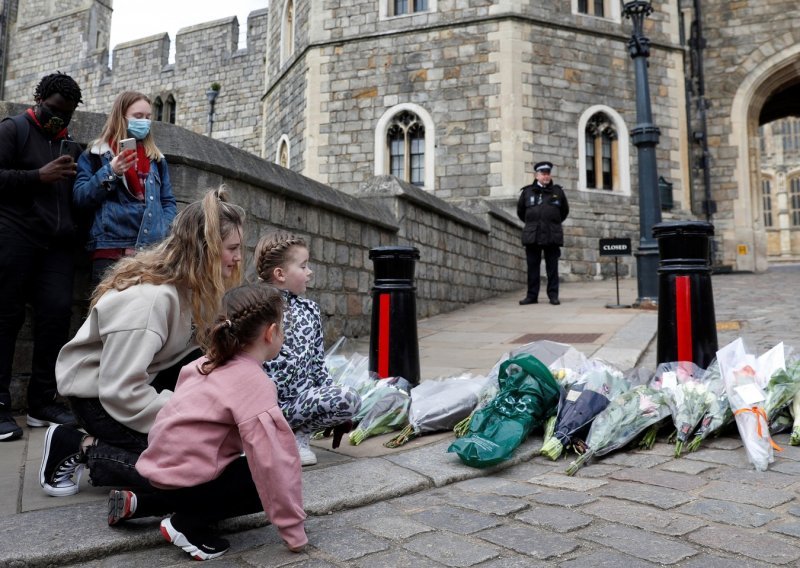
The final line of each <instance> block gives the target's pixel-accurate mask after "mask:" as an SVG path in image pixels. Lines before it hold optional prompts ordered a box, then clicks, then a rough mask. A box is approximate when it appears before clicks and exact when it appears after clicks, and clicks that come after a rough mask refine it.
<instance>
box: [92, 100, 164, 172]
mask: <svg viewBox="0 0 800 568" xmlns="http://www.w3.org/2000/svg"><path fill="white" fill-rule="evenodd" d="M138 101H146V102H147V104H149V105H150V107H151V108H152V106H153V103H152V102H151V101H150V99H149V98H148V96H147V95H145V94H144V93H139V92H137V91H125V92H123V93H120V94H119V95H117V98H116V99H114V104H112V105H111V112H110V113H109V114H108V118H107V119H106V123H105V125H104V126H103V131H102V132H101V133H100V138H98V139H97V140H94V141H92V143H91V145H90V146H97V145H100V144H103V143H104V142H105V143H107V144H109V145H110V146H111V147H112V148H114V147H115V145H116V144H117V143H119V141H120V140H122V139H123V138H130V135H129V134H128V121H127V119H126V118H125V113H126V112H128V109H129V108H131V105H133V104H134V103H136V102H138ZM141 142H142V144H143V145H144V151H145V153H146V154H147V157H148V158H150V159H151V160H155V161H157V162H158V161H160V160H161V158H162V157H163V156H164V155H163V154H162V153H161V150H159V149H158V146H156V142H155V140H154V139H153V131H152V130H150V132H148V133H147V136H145V137H144V140H142V141H141Z"/></svg>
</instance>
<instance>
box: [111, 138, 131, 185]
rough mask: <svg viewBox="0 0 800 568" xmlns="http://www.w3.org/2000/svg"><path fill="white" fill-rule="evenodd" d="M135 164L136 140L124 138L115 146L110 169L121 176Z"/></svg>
mask: <svg viewBox="0 0 800 568" xmlns="http://www.w3.org/2000/svg"><path fill="white" fill-rule="evenodd" d="M129 150H130V151H129ZM135 163H136V139H135V138H125V139H123V140H120V141H119V144H118V145H117V155H116V156H114V159H113V160H111V169H112V170H113V171H114V173H115V174H117V175H118V176H121V175H122V174H124V173H125V172H126V171H128V169H130V167H131V166H133V165H134V164H135Z"/></svg>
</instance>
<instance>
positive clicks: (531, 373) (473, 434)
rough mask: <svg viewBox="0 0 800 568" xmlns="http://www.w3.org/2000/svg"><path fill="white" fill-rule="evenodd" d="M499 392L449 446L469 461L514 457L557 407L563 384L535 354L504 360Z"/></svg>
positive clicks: (471, 463) (485, 462) (478, 462)
mask: <svg viewBox="0 0 800 568" xmlns="http://www.w3.org/2000/svg"><path fill="white" fill-rule="evenodd" d="M498 382H499V385H500V390H499V392H498V394H497V396H496V397H495V398H494V399H492V401H491V402H490V403H489V404H488V405H486V407H485V408H482V409H481V410H478V411H477V412H475V414H474V415H473V417H472V420H471V421H470V423H469V430H468V431H467V434H466V435H465V436H463V437H461V438H458V439H456V441H454V442H453V443H452V444H450V446H449V447H448V448H447V451H448V452H455V453H456V454H457V455H458V457H459V458H460V459H461V461H462V462H464V463H465V464H466V465H468V466H471V467H488V466H492V465H495V464H498V463H500V462H502V461H504V460H507V459H508V458H510V457H511V454H512V453H513V452H514V450H515V449H516V448H517V446H519V445H520V444H521V443H522V442H523V441H524V440H525V438H527V437H528V434H530V432H531V430H532V429H533V428H536V427H538V426H541V424H542V423H543V422H544V420H545V419H546V418H547V416H548V414H550V413H552V412H554V411H555V406H556V401H557V400H558V393H559V387H558V383H556V380H555V379H554V378H553V375H552V374H551V373H550V370H549V369H548V368H547V367H546V366H545V365H543V364H542V363H541V362H540V361H539V360H537V359H536V358H535V357H533V356H531V355H521V356H517V357H513V358H511V359H509V360H507V361H504V362H503V363H502V364H501V365H500V372H499V376H498Z"/></svg>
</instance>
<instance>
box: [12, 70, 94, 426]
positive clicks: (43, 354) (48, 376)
mask: <svg viewBox="0 0 800 568" xmlns="http://www.w3.org/2000/svg"><path fill="white" fill-rule="evenodd" d="M34 101H35V102H36V104H35V106H33V107H32V108H30V109H28V110H27V111H25V112H24V113H23V114H20V115H18V116H14V117H11V118H7V119H5V120H3V121H2V122H0V441H4V440H5V441H7V440H13V439H16V438H19V437H21V436H22V429H21V428H20V427H19V426H17V424H16V422H15V421H14V419H13V417H12V415H11V395H10V392H9V387H10V383H11V369H12V362H13V359H14V347H15V345H16V341H17V334H18V333H19V330H20V328H21V327H22V324H23V323H24V321H25V306H26V304H30V305H31V307H32V308H33V365H32V369H31V377H30V381H29V383H28V417H27V423H28V425H29V426H33V427H39V426H49V425H51V424H74V423H75V419H74V417H73V415H72V414H71V413H70V412H69V410H67V408H66V407H65V406H63V405H62V404H60V403H58V402H57V401H56V394H57V390H56V380H55V362H56V357H57V356H58V352H59V350H60V349H61V347H62V346H63V345H64V343H66V341H67V335H68V333H69V323H70V314H71V309H72V278H73V271H74V266H73V256H72V254H73V253H72V247H73V244H74V243H73V238H74V233H75V227H74V224H73V220H72V214H71V207H72V182H73V179H74V176H75V171H76V166H75V161H74V160H73V158H72V157H71V156H60V155H59V151H60V144H61V140H64V139H68V138H69V134H68V132H67V125H68V124H69V121H70V119H71V118H72V113H73V112H74V111H75V108H76V107H77V106H78V103H80V102H81V90H80V87H78V84H77V83H76V82H75V81H74V80H73V79H72V77H70V76H68V75H65V74H63V73H60V72H59V73H54V74H51V75H47V76H46V77H44V78H43V79H42V80H41V81H40V82H39V84H38V85H37V87H36V90H35V92H34Z"/></svg>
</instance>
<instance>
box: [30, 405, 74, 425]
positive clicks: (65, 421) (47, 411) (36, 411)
mask: <svg viewBox="0 0 800 568" xmlns="http://www.w3.org/2000/svg"><path fill="white" fill-rule="evenodd" d="M26 422H27V424H28V426H30V427H31V428H44V427H45V426H54V425H58V424H62V425H64V426H74V427H77V426H78V421H77V420H75V415H74V414H72V412H70V410H69V409H68V408H67V407H66V406H64V405H63V404H60V403H58V402H51V403H50V404H45V405H44V406H39V407H37V408H30V409H28V419H27V420H26Z"/></svg>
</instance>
